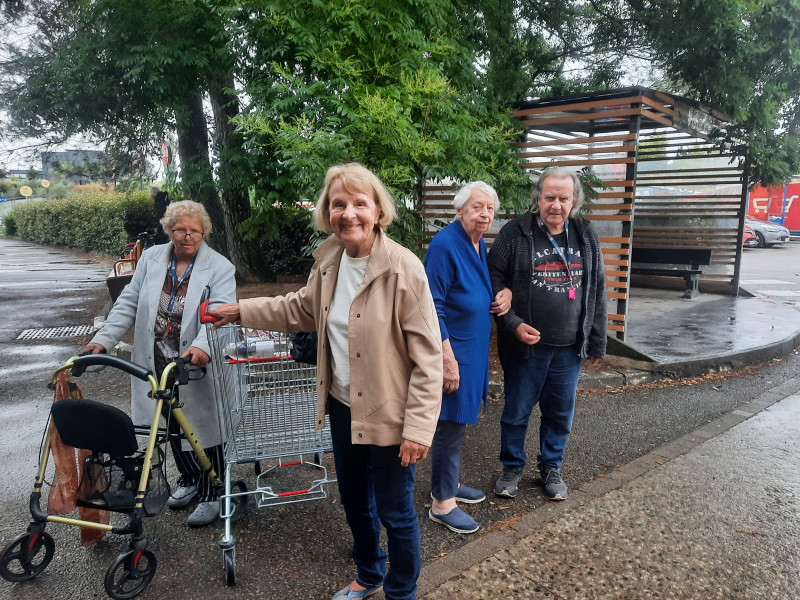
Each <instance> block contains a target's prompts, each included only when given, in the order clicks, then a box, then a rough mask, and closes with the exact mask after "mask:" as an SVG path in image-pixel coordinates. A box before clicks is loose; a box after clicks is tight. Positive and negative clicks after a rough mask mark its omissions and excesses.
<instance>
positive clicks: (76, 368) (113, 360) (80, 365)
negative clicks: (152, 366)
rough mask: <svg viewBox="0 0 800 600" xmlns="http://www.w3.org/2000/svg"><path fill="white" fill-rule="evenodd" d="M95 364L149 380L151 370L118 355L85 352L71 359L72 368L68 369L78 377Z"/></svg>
mask: <svg viewBox="0 0 800 600" xmlns="http://www.w3.org/2000/svg"><path fill="white" fill-rule="evenodd" d="M95 365H102V366H105V367H113V368H115V369H119V370H120V371H125V372H126V373H128V374H129V375H133V376H134V377H136V378H137V379H141V380H142V381H149V379H150V376H151V375H152V372H151V371H149V370H148V369H145V368H144V367H142V366H139V365H137V364H136V363H132V362H131V361H129V360H125V359H124V358H120V357H119V356H111V355H110V354H87V355H85V356H78V357H77V358H75V360H73V361H72V368H71V369H70V370H71V372H72V376H73V377H80V376H81V375H83V373H84V372H85V371H86V369H87V368H89V367H93V366H95Z"/></svg>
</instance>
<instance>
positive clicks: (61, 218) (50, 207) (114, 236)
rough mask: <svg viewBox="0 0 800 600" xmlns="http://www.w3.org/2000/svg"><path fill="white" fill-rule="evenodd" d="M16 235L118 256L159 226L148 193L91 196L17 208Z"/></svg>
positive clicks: (15, 214) (43, 202) (27, 204)
mask: <svg viewBox="0 0 800 600" xmlns="http://www.w3.org/2000/svg"><path fill="white" fill-rule="evenodd" d="M13 220H14V224H15V226H16V234H17V235H18V236H19V237H20V238H22V239H23V240H27V241H30V242H37V243H40V244H52V245H55V246H68V247H71V248H78V249H80V250H84V251H87V252H99V253H101V254H109V255H113V256H116V255H118V254H119V253H120V252H121V251H122V249H123V248H124V247H125V244H126V243H128V242H129V241H133V240H135V239H136V236H137V235H138V234H139V233H141V232H143V231H147V230H151V229H152V228H154V227H156V216H155V210H154V207H153V201H152V200H151V199H150V196H149V195H148V194H147V193H146V192H136V193H132V194H128V195H123V194H115V193H101V192H96V193H88V194H80V195H75V196H69V197H67V198H61V199H53V200H44V201H41V202H26V203H24V204H20V205H18V206H15V207H14V215H13Z"/></svg>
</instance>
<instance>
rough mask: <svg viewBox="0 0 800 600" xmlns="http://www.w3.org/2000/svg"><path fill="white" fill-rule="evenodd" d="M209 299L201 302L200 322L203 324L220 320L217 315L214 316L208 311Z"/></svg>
mask: <svg viewBox="0 0 800 600" xmlns="http://www.w3.org/2000/svg"><path fill="white" fill-rule="evenodd" d="M207 310H208V299H206V300H204V301H203V303H202V304H200V322H201V323H202V324H203V325H207V324H209V323H216V322H217V321H219V319H218V318H217V317H212V316H211V315H210V314H208V312H206V311H207Z"/></svg>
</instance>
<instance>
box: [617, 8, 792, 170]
mask: <svg viewBox="0 0 800 600" xmlns="http://www.w3.org/2000/svg"><path fill="white" fill-rule="evenodd" d="M627 4H628V5H629V8H630V11H629V15H630V17H631V21H630V23H631V26H632V28H634V29H636V30H639V31H640V32H644V33H645V34H646V35H647V37H648V39H649V40H650V41H651V44H652V48H653V53H654V56H655V58H656V63H657V64H658V65H659V67H660V68H661V69H662V70H663V71H664V72H665V73H666V74H667V76H668V78H669V79H670V80H671V81H672V82H673V83H674V85H675V87H676V88H677V90H675V91H678V92H683V93H684V94H685V95H687V96H689V97H690V98H694V99H697V100H699V101H701V102H703V103H705V104H707V105H708V106H710V107H712V108H714V109H716V110H718V111H720V112H721V113H722V114H724V115H725V116H727V117H729V118H731V119H732V120H733V121H734V124H733V125H732V126H730V127H727V128H726V130H725V131H720V132H717V138H718V139H719V141H720V142H721V143H723V144H726V145H729V146H730V147H732V148H733V149H734V151H736V152H739V153H742V154H745V155H747V156H748V157H749V158H750V161H751V164H752V170H751V179H752V180H753V181H760V182H763V183H767V184H772V183H779V182H782V181H784V180H786V179H787V178H788V177H789V176H790V175H792V174H793V173H797V172H798V170H800V105H798V100H800V78H798V77H797V72H798V68H800V1H798V0H702V1H700V0H696V1H691V2H685V1H681V0H656V1H653V2H647V3H644V2H632V1H631V2H628V3H627Z"/></svg>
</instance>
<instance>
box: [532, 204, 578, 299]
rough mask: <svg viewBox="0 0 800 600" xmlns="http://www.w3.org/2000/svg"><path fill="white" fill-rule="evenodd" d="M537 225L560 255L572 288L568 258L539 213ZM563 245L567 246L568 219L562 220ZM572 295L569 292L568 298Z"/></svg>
mask: <svg viewBox="0 0 800 600" xmlns="http://www.w3.org/2000/svg"><path fill="white" fill-rule="evenodd" d="M539 226H540V227H541V228H542V231H544V232H545V233H546V234H547V239H549V240H550V243H551V244H552V245H553V248H555V250H556V252H558V255H559V256H560V257H561V260H563V261H564V266H565V267H566V269H567V276H569V287H570V289H572V288H573V285H572V270H571V269H570V268H569V260H567V256H566V255H565V254H564V250H562V249H561V246H559V245H558V242H556V240H555V238H553V236H552V234H551V233H550V230H549V229H548V228H547V225H545V224H544V221H542V217H541V215H539ZM564 246H566V247H567V248H569V221H564ZM574 297H575V296H574V295H573V294H572V293H570V295H569V299H570V300H572V299H574Z"/></svg>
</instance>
